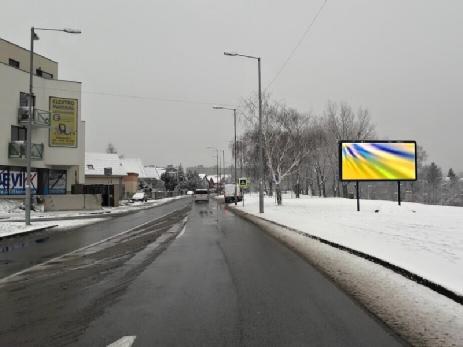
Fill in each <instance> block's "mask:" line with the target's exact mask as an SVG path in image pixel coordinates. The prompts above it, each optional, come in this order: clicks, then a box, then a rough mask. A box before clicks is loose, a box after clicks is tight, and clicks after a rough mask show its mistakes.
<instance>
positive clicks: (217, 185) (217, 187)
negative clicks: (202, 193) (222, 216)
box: [206, 147, 219, 194]
mask: <svg viewBox="0 0 463 347" xmlns="http://www.w3.org/2000/svg"><path fill="white" fill-rule="evenodd" d="M206 148H207V149H215V150H216V154H217V176H216V178H215V181H216V182H215V183H216V193H217V194H218V193H219V182H218V181H219V149H218V148H216V147H206Z"/></svg>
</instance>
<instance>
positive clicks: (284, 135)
mask: <svg viewBox="0 0 463 347" xmlns="http://www.w3.org/2000/svg"><path fill="white" fill-rule="evenodd" d="M262 110H263V112H262V115H263V118H262V120H263V130H262V131H263V133H262V135H263V142H264V143H263V152H264V175H265V177H266V180H265V182H264V186H265V190H266V192H267V194H269V195H272V194H273V191H275V192H276V201H277V203H278V204H281V203H282V194H281V191H282V186H284V189H290V190H293V191H294V192H295V193H296V197H298V196H299V194H300V193H301V192H303V193H305V194H309V193H310V194H317V195H319V196H321V197H326V196H335V197H339V196H342V197H349V196H351V195H352V193H351V190H352V188H351V187H350V185H349V184H348V183H346V182H341V181H340V179H339V157H338V155H339V154H338V153H339V151H338V143H339V141H340V140H369V139H374V138H375V137H376V132H375V126H374V124H373V122H372V120H371V117H370V114H369V111H368V109H366V108H363V107H360V108H358V109H356V110H354V108H353V107H352V106H351V105H349V104H348V103H345V102H340V103H336V102H329V103H328V104H327V105H326V107H325V109H324V111H323V112H322V114H320V115H315V114H308V113H301V112H299V111H298V110H296V109H294V108H291V107H289V106H287V105H286V104H284V103H282V102H278V101H275V100H272V99H271V98H270V97H269V95H264V97H263V102H262ZM257 112H258V104H257V102H256V100H255V99H254V98H250V99H248V100H245V101H244V103H243V107H242V116H243V117H241V119H242V120H243V121H244V125H245V129H246V130H245V131H244V133H243V134H242V135H241V136H240V138H239V141H238V143H237V156H238V158H237V159H238V161H239V162H240V163H241V165H242V166H243V167H244V168H245V173H246V175H247V176H249V177H251V178H252V179H253V181H254V182H257V181H258V177H259V175H258V163H259V158H258V124H257V122H258V117H257ZM231 148H232V149H233V144H231ZM417 155H418V177H420V180H419V181H417V182H410V183H407V184H404V188H405V192H407V193H408V195H406V197H408V199H409V200H413V201H420V202H426V203H445V204H456V203H458V198H457V197H458V196H460V197H461V187H460V184H459V180H458V177H457V175H455V174H454V173H453V175H454V177H453V179H452V181H451V182H453V183H452V186H451V187H449V188H448V191H449V192H450V191H452V192H453V193H452V196H453V198H452V197H448V196H447V195H448V194H445V192H444V191H443V190H444V188H443V187H445V186H446V185H445V184H444V185H443V184H442V183H443V181H447V180H444V179H443V177H442V172H441V170H440V168H439V167H438V166H437V165H436V164H435V163H431V164H429V165H428V164H426V160H427V155H426V152H425V151H424V149H423V148H422V147H420V146H418V153H417ZM452 172H453V170H452ZM449 175H450V173H449ZM368 188H369V189H370V188H371V187H368ZM372 189H373V190H374V191H375V192H376V194H371V195H374V196H375V197H376V198H381V199H383V198H393V197H394V194H396V190H397V185H391V184H387V183H385V184H379V185H377V186H376V184H375V185H374V186H373V188H372ZM368 193H369V194H368V195H370V190H369V191H368Z"/></svg>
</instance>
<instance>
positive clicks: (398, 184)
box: [397, 181, 401, 206]
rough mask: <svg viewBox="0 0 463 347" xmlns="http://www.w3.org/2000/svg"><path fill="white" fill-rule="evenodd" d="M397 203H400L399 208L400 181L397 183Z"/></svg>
mask: <svg viewBox="0 0 463 347" xmlns="http://www.w3.org/2000/svg"><path fill="white" fill-rule="evenodd" d="M397 201H398V203H399V206H400V203H401V200H400V181H397Z"/></svg>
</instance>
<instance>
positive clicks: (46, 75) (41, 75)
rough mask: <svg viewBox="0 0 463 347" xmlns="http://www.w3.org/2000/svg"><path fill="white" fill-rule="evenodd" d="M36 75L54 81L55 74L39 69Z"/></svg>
mask: <svg viewBox="0 0 463 347" xmlns="http://www.w3.org/2000/svg"><path fill="white" fill-rule="evenodd" d="M35 73H36V74H37V76H40V77H43V78H48V79H50V80H51V79H53V74H51V73H49V72H46V71H43V70H42V69H41V68H38V69H37V70H35Z"/></svg>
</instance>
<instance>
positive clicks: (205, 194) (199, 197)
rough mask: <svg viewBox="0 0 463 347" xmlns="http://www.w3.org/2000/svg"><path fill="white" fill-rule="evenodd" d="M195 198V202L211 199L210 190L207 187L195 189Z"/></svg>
mask: <svg viewBox="0 0 463 347" xmlns="http://www.w3.org/2000/svg"><path fill="white" fill-rule="evenodd" d="M193 200H194V201H195V202H198V201H209V191H208V190H207V189H195V195H194V197H193Z"/></svg>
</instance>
